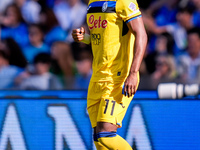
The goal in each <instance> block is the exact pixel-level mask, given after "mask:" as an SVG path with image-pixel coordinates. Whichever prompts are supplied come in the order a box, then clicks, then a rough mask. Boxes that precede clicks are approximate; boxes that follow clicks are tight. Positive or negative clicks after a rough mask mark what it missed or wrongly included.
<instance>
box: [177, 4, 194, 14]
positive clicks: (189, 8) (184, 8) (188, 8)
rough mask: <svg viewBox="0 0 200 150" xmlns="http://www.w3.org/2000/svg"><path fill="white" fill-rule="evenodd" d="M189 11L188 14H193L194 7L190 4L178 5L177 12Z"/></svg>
mask: <svg viewBox="0 0 200 150" xmlns="http://www.w3.org/2000/svg"><path fill="white" fill-rule="evenodd" d="M185 12H186V13H189V14H190V15H192V14H193V12H194V9H193V8H192V7H191V6H185V7H179V8H178V13H185Z"/></svg>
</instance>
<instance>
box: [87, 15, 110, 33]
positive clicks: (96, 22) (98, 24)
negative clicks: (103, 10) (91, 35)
mask: <svg viewBox="0 0 200 150" xmlns="http://www.w3.org/2000/svg"><path fill="white" fill-rule="evenodd" d="M88 27H89V29H90V30H92V29H93V28H106V27H107V20H101V16H99V18H98V19H95V17H94V15H91V16H90V17H89V20H88Z"/></svg>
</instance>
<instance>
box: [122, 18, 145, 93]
mask: <svg viewBox="0 0 200 150" xmlns="http://www.w3.org/2000/svg"><path fill="white" fill-rule="evenodd" d="M127 25H128V27H129V30H130V31H131V32H132V33H133V34H134V35H135V45H134V57H133V61H132V64H131V68H130V72H129V75H128V77H127V79H126V81H125V84H124V85H125V88H124V92H125V93H128V96H132V95H133V94H135V92H136V90H137V85H138V72H139V69H140V64H141V62H142V59H143V56H144V53H145V50H146V45H147V34H146V31H145V28H144V24H143V20H142V17H138V18H136V19H133V20H131V21H130V22H128V23H127Z"/></svg>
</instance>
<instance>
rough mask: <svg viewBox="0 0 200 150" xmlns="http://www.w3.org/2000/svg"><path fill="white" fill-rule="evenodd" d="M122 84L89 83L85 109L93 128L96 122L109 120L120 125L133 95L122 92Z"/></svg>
mask: <svg viewBox="0 0 200 150" xmlns="http://www.w3.org/2000/svg"><path fill="white" fill-rule="evenodd" d="M138 81H139V78H138ZM138 83H139V82H138ZM123 84H124V83H118V84H113V83H111V82H91V83H90V85H89V88H88V96H87V97H88V98H87V110H88V113H89V118H90V122H91V125H92V127H93V128H94V127H96V126H97V122H109V123H112V124H115V125H117V126H118V127H121V126H122V120H123V118H124V116H125V113H126V111H127V108H128V106H129V104H130V102H131V100H132V99H133V96H132V97H128V96H125V95H123V94H122V88H123Z"/></svg>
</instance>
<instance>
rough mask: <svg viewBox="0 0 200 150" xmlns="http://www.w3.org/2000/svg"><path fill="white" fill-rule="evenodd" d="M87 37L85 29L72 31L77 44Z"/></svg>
mask: <svg viewBox="0 0 200 150" xmlns="http://www.w3.org/2000/svg"><path fill="white" fill-rule="evenodd" d="M84 35H85V29H84V28H83V27H81V28H79V29H74V30H73V31H72V37H73V39H74V41H75V42H80V41H82V40H83V38H84Z"/></svg>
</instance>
